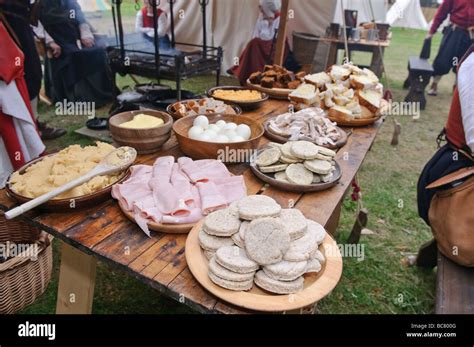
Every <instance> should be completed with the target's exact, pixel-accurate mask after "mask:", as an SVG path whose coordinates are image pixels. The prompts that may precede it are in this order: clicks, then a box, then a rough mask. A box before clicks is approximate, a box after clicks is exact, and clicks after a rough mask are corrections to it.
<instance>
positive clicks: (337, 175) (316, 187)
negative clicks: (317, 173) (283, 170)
mask: <svg viewBox="0 0 474 347" xmlns="http://www.w3.org/2000/svg"><path fill="white" fill-rule="evenodd" d="M258 153H259V154H260V153H261V151H259V152H258ZM250 169H251V170H252V172H253V174H254V175H255V176H257V177H258V178H259V179H261V180H262V181H263V182H266V183H268V184H269V185H271V186H273V187H275V188H278V189H281V190H285V191H289V192H296V193H309V192H320V191H323V190H327V189H330V188H332V187H334V186H335V185H336V184H337V182H339V180H340V179H341V177H342V169H341V167H340V166H339V164H338V163H337V162H336V171H334V173H333V175H334V177H333V179H332V180H331V181H330V182H327V183H314V184H309V185H301V184H293V183H287V182H282V181H279V180H276V179H275V174H273V173H263V172H262V171H260V170H259V168H258V167H257V165H256V164H255V163H254V162H252V163H250Z"/></svg>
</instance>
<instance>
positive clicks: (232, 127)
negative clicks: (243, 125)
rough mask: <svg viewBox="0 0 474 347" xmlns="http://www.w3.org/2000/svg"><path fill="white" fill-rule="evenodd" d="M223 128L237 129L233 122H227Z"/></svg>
mask: <svg viewBox="0 0 474 347" xmlns="http://www.w3.org/2000/svg"><path fill="white" fill-rule="evenodd" d="M223 129H224V130H235V129H237V124H235V123H227V124H226V125H225V126H224V128H223Z"/></svg>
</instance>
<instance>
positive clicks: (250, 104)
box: [207, 86, 269, 110]
mask: <svg viewBox="0 0 474 347" xmlns="http://www.w3.org/2000/svg"><path fill="white" fill-rule="evenodd" d="M221 89H222V90H252V89H251V88H245V87H235V86H227V87H214V88H211V89H209V90H208V91H207V95H208V96H209V97H210V98H214V99H216V100H221V101H224V102H227V103H232V104H236V105H239V106H240V107H242V109H243V110H254V109H256V108H258V107H260V106H262V104H263V103H264V102H265V101H267V100H268V98H269V96H268V94H266V93H263V92H261V91H259V92H260V94H261V95H262V98H261V99H260V100H251V101H250V100H249V101H245V100H227V99H221V98H218V97H216V96H214V92H215V91H216V90H221Z"/></svg>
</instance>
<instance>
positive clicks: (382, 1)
mask: <svg viewBox="0 0 474 347" xmlns="http://www.w3.org/2000/svg"><path fill="white" fill-rule="evenodd" d="M336 2H337V6H336V11H335V12H334V23H339V24H342V11H341V5H340V4H341V3H340V1H339V0H337V1H336ZM371 4H372V8H373V11H374V16H375V20H376V21H377V22H385V19H386V16H387V8H388V0H344V1H343V6H344V9H346V10H356V11H357V18H358V22H359V23H358V24H360V23H364V22H370V21H372V19H373V15H372V10H371V8H370V5H371Z"/></svg>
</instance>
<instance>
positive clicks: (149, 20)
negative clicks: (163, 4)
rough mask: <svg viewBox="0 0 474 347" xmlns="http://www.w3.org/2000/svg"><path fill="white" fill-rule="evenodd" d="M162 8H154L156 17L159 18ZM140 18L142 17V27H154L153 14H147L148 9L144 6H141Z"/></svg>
mask: <svg viewBox="0 0 474 347" xmlns="http://www.w3.org/2000/svg"><path fill="white" fill-rule="evenodd" d="M162 13H163V10H161V9H159V8H157V9H156V19H157V20H158V18H160V16H161V14H162ZM142 18H143V27H144V28H154V25H153V16H149V15H148V9H147V8H146V7H143V8H142Z"/></svg>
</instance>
